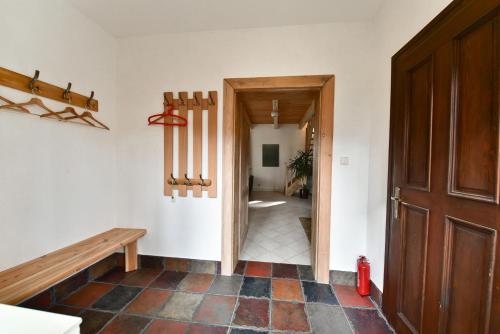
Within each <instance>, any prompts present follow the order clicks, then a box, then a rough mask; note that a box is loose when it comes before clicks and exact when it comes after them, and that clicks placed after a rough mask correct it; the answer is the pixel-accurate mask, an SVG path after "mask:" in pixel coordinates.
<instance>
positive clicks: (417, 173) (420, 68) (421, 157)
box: [404, 57, 433, 190]
mask: <svg viewBox="0 0 500 334" xmlns="http://www.w3.org/2000/svg"><path fill="white" fill-rule="evenodd" d="M432 68H433V66H432V57H430V58H428V59H426V60H424V61H423V62H422V63H420V64H418V65H417V66H416V67H414V68H412V69H411V70H410V71H408V72H407V83H406V86H407V92H406V94H407V95H406V97H405V99H406V105H405V119H406V124H405V158H404V159H405V167H404V170H405V173H406V174H405V180H406V184H407V186H408V187H413V188H416V189H423V190H429V182H430V181H429V177H430V169H429V163H430V144H431V138H430V135H431V116H432V92H433V79H432V76H433V72H432Z"/></svg>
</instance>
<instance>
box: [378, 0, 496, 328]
mask: <svg viewBox="0 0 500 334" xmlns="http://www.w3.org/2000/svg"><path fill="white" fill-rule="evenodd" d="M499 12H500V6H499V2H498V1H491V0H476V1H454V2H452V4H451V5H450V6H448V7H447V8H446V9H445V10H444V11H443V12H442V13H441V14H440V15H439V16H438V17H437V18H436V19H434V20H433V21H432V22H431V23H430V24H429V25H428V26H427V27H425V28H424V30H423V31H422V32H421V33H419V34H418V35H417V36H416V37H415V38H414V39H413V40H411V41H410V42H409V43H408V44H407V45H406V46H405V47H403V49H402V50H401V51H399V52H398V53H397V54H396V55H395V56H394V57H393V58H392V59H393V61H392V94H391V131H390V156H389V166H390V171H389V187H388V197H389V201H388V211H387V237H386V267H385V268H386V269H385V270H386V272H385V281H384V296H383V310H384V313H385V314H386V315H387V318H388V320H389V322H390V324H391V325H392V326H393V327H394V329H395V330H396V331H397V332H398V333H498V332H500V317H499V316H498V315H499V314H500V265H499V261H500V246H499V243H498V230H499V228H500V225H499V224H500V208H499V191H500V186H499V174H500V173H499V139H500V137H499V82H498V79H499V50H500V14H499Z"/></svg>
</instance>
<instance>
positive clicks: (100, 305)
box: [92, 285, 141, 311]
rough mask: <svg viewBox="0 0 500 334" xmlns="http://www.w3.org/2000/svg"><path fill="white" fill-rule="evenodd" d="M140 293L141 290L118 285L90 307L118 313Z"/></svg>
mask: <svg viewBox="0 0 500 334" xmlns="http://www.w3.org/2000/svg"><path fill="white" fill-rule="evenodd" d="M140 291H141V288H136V287H131V286H123V285H118V286H117V287H115V288H114V289H113V290H111V291H110V292H108V293H107V294H106V295H104V296H103V297H102V298H101V299H99V300H98V301H97V302H95V303H94V304H93V305H92V307H93V308H97V309H101V310H108V311H119V310H121V309H122V308H123V307H124V306H125V305H127V304H128V303H130V301H131V300H132V299H134V298H135V296H137V294H138V293H139V292H140Z"/></svg>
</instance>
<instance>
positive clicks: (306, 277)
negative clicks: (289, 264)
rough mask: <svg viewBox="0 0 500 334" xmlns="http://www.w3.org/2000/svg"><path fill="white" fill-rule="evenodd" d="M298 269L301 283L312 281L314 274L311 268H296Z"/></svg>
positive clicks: (300, 266)
mask: <svg viewBox="0 0 500 334" xmlns="http://www.w3.org/2000/svg"><path fill="white" fill-rule="evenodd" d="M297 267H298V268H299V276H300V279H301V280H303V281H314V273H313V270H312V267H311V266H302V265H299V266H297Z"/></svg>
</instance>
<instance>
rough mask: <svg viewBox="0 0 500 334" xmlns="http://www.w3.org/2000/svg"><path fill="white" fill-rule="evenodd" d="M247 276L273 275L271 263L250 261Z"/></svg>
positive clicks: (246, 271)
mask: <svg viewBox="0 0 500 334" xmlns="http://www.w3.org/2000/svg"><path fill="white" fill-rule="evenodd" d="M245 276H256V277H271V263H268V262H255V261H248V262H247V266H246V270H245Z"/></svg>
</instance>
